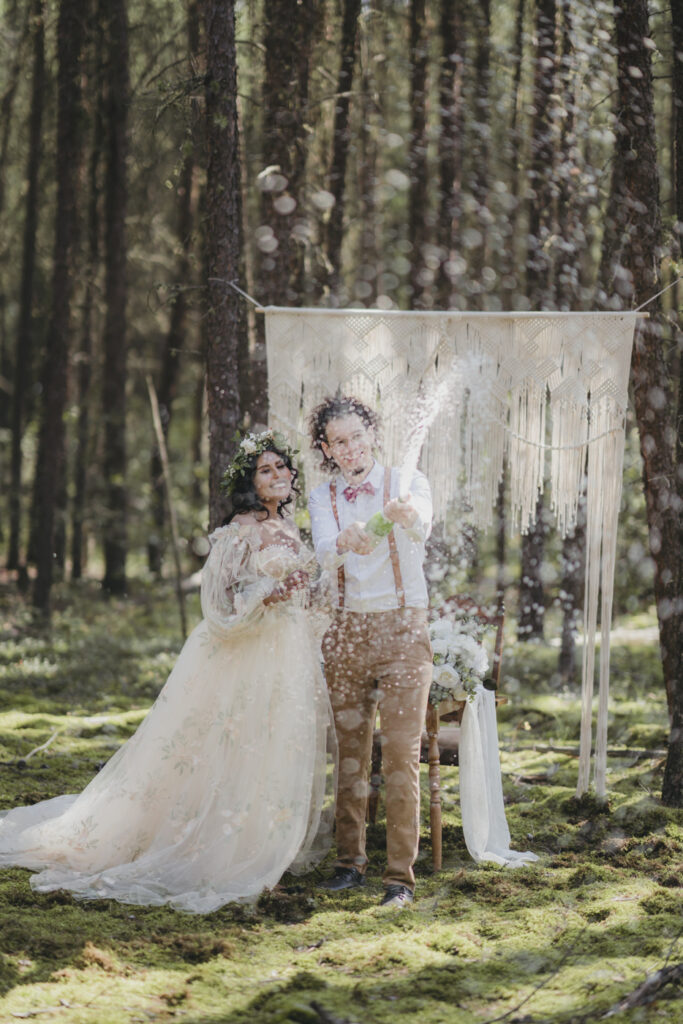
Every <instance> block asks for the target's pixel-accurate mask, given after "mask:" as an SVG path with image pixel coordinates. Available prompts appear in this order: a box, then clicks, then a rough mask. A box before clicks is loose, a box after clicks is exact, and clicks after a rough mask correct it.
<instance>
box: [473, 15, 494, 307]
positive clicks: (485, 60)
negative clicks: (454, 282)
mask: <svg viewBox="0 0 683 1024" xmlns="http://www.w3.org/2000/svg"><path fill="white" fill-rule="evenodd" d="M477 17H478V24H477V40H478V42H477V55H476V59H475V96H474V115H475V116H474V145H473V148H474V154H473V156H474V169H473V171H472V178H471V182H470V191H471V193H472V197H473V199H474V221H473V226H474V229H475V231H476V234H477V241H476V243H475V244H474V245H473V246H472V251H471V254H470V260H469V263H470V268H469V275H468V276H469V292H470V296H471V299H470V306H471V308H473V309H486V299H485V297H484V293H485V292H486V289H487V282H486V276H485V275H484V274H483V273H482V271H483V270H484V267H485V266H486V265H487V262H488V235H489V223H490V216H491V215H490V213H489V209H488V203H489V158H490V154H489V149H490V147H489V141H488V140H489V118H490V103H489V86H490V82H491V4H490V0H481V2H480V3H479V5H478V7H477ZM490 285H491V282H489V284H488V287H490Z"/></svg>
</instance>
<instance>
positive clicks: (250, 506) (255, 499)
mask: <svg viewBox="0 0 683 1024" xmlns="http://www.w3.org/2000/svg"><path fill="white" fill-rule="evenodd" d="M264 452H275V454H276V455H279V456H280V458H281V459H282V461H283V462H284V464H285V465H286V466H287V468H288V469H289V470H291V473H292V485H291V490H290V492H289V494H288V495H287V497H286V498H283V500H282V501H280V502H278V506H277V514H278V515H279V516H282V518H284V510H285V509H286V507H287V505H291V503H292V501H293V500H294V495H297V494H301V491H300V490H299V488H298V487H297V484H296V480H297V477H298V475H299V471H298V469H296V468H295V466H294V464H293V462H292V456H291V455H290V454H289V452H286V451H283V450H282V449H281V448H278V447H277V445H276V444H275V443H273V442H269V443H267V444H265V445H264V446H263V447H262V448H261V450H260V451H258V452H254V454H253V455H249V456H247V457H246V459H245V461H244V471H243V472H241V473H240V474H239V476H236V477H235V480H234V483H233V486H232V490H231V493H230V506H231V507H230V513H229V515H227V516H226V517H225V519H224V520H223V526H227V524H228V523H229V522H230V521H231V520H232V519H234V517H235V516H236V515H239V513H240V512H265V513H266V515H265V518H266V519H268V517H269V515H270V513H269V512H268V509H267V508H266V507H265V505H264V504H263V503H262V502H261V499H260V498H259V496H258V494H257V493H256V488H255V486H254V474H255V472H256V463H257V462H258V460H259V456H260V455H263V453H264Z"/></svg>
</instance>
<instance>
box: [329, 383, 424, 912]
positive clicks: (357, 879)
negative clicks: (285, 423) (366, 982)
mask: <svg viewBox="0 0 683 1024" xmlns="http://www.w3.org/2000/svg"><path fill="white" fill-rule="evenodd" d="M310 428H311V442H312V445H313V448H314V449H317V450H318V451H320V452H321V454H322V457H323V463H322V465H323V468H324V469H326V470H328V471H329V472H331V473H333V474H334V476H333V478H332V480H331V481H330V482H329V483H325V484H322V485H321V486H320V487H316V488H315V490H314V491H313V492H312V494H311V496H310V500H309V509H310V513H311V529H312V531H313V543H314V545H315V551H316V555H317V558H318V561H319V562H320V564H321V566H322V567H323V569H327V570H331V572H332V575H333V576H336V579H337V609H336V612H335V618H334V620H333V622H332V625H331V626H330V628H329V629H328V631H327V633H326V634H325V637H324V639H323V657H324V660H325V677H326V680H327V686H328V689H329V692H330V700H331V702H332V709H333V712H334V721H335V728H336V732H337V739H338V743H339V779H338V786H337V806H336V826H337V831H336V838H337V860H336V864H335V869H334V874H333V876H332V877H331V878H330V879H328V880H327V881H326V882H324V883H323V885H324V887H325V888H327V889H332V890H339V889H351V888H355V887H356V886H359V885H363V884H364V873H365V868H366V865H367V857H366V855H365V813H366V805H367V796H368V772H369V765H370V756H371V752H372V734H373V728H374V724H375V714H376V711H377V706H378V704H379V710H380V718H381V726H382V760H383V765H384V774H385V780H386V819H387V868H386V871H385V873H384V878H383V882H384V896H383V899H382V904H383V905H384V906H394V907H403V906H406V905H407V904H409V903H412V901H413V893H414V889H415V875H414V874H413V864H414V863H415V859H416V857H417V849H418V840H419V821H420V779H419V764H420V738H421V735H422V728H423V723H424V719H425V711H426V707H427V698H428V695H429V687H430V683H431V678H432V652H431V648H430V644H429V635H428V631H427V611H426V609H427V604H428V596H427V586H426V583H425V578H424V573H423V570H422V563H423V560H424V554H425V552H424V542H425V540H426V539H427V537H428V535H429V531H430V527H431V520H432V501H431V494H430V490H429V483H428V482H427V479H426V477H424V476H423V475H422V473H419V472H415V473H414V474H413V477H412V479H411V481H410V485H409V490H410V493H409V495H408V498H407V500H399V474H398V470H396V469H391V468H385V467H383V466H380V465H379V464H378V463H377V462H376V461H375V459H374V456H373V448H374V446H375V444H376V430H377V428H378V418H377V414H376V413H375V412H374V411H373V410H372V409H369V408H368V407H367V406H365V405H363V403H362V402H360V401H358V400H357V399H355V398H350V397H345V396H341V397H335V398H328V399H326V400H325V401H324V402H323V403H322V404H321V405H319V406H318V407H317V408H316V409H315V410H314V412H313V413H312V415H311V418H310ZM400 497H404V496H403V495H401V496H400ZM378 511H383V512H384V515H385V516H386V517H387V518H388V519H391V520H392V521H393V523H394V527H393V528H392V530H391V532H390V533H389V534H388V536H387V537H385V538H384V539H382V540H381V541H380V542H379V544H377V545H376V546H375V542H374V541H373V539H371V538H370V537H369V536H368V534H367V533H365V531H364V529H363V527H364V524H365V523H366V522H367V520H368V519H370V517H371V516H372V515H373V514H374V513H375V512H378Z"/></svg>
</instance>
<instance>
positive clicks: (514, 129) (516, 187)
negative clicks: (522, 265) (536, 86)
mask: <svg viewBox="0 0 683 1024" xmlns="http://www.w3.org/2000/svg"><path fill="white" fill-rule="evenodd" d="M524 13H525V0H517V8H516V11H515V42H514V50H513V54H512V55H511V58H512V60H513V61H514V69H515V70H514V76H513V84H512V104H511V105H512V119H511V122H510V135H509V141H508V151H509V159H510V170H511V175H512V177H511V181H510V215H509V218H508V226H507V229H505V239H506V245H505V251H504V252H503V253H502V258H501V262H500V268H501V273H502V286H503V296H504V298H503V309H516V308H517V305H518V297H519V295H520V293H521V282H520V281H519V280H518V277H517V273H518V271H517V267H518V259H517V253H518V248H519V247H518V244H517V225H518V222H519V213H520V192H521V185H522V168H521V164H520V150H521V143H522V132H521V131H520V127H519V120H520V106H521V103H520V96H521V84H522V62H523V54H524Z"/></svg>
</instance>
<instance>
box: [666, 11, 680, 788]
mask: <svg viewBox="0 0 683 1024" xmlns="http://www.w3.org/2000/svg"><path fill="white" fill-rule="evenodd" d="M671 22H672V29H673V99H674V172H675V173H674V195H675V209H676V220H677V221H678V225H677V227H678V232H679V248H680V247H681V246H680V237H681V234H683V0H672V3H671ZM679 315H680V314H679ZM677 333H678V337H679V351H678V416H677V423H678V426H679V429H678V430H677V432H676V435H677V436H676V448H675V454H674V471H675V481H676V483H675V501H676V504H677V506H678V541H677V552H678V554H677V557H676V560H675V563H672V564H675V569H674V595H675V596H674V600H675V601H677V606H678V608H679V609H680V608H681V605H682V604H683V430H681V429H680V426H681V420H682V418H683V353H681V350H680V323H679V331H678V332H677ZM680 621H681V613H680V611H679V635H678V641H677V642H678V656H677V661H678V670H676V658H675V657H674V658H672V659H671V662H672V665H671V670H672V672H676V671H677V677H676V681H675V682H674V685H673V687H672V694H671V732H670V735H669V751H668V756H667V761H666V768H665V770H664V782H663V786H662V799H663V801H664V803H666V804H670V805H672V806H675V807H680V806H681V804H682V803H683V654H682V653H681V645H682V644H683V640H681V637H680ZM671 641H672V642H674V641H675V638H674V637H673V636H672V637H671ZM668 642H669V640H668V637H667V643H668Z"/></svg>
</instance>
